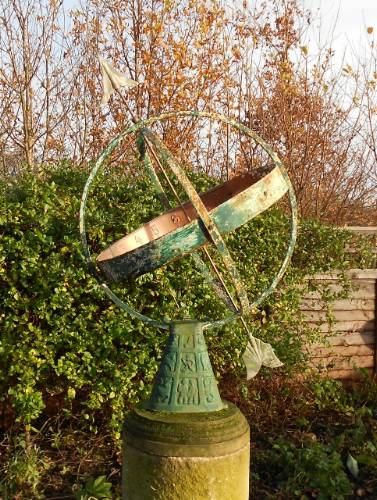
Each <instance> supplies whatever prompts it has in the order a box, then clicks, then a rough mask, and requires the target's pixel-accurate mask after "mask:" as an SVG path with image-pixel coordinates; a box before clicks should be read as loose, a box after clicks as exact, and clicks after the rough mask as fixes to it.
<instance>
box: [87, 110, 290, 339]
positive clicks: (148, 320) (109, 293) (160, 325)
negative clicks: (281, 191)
mask: <svg viewBox="0 0 377 500" xmlns="http://www.w3.org/2000/svg"><path fill="white" fill-rule="evenodd" d="M183 116H194V117H198V118H209V119H213V120H218V121H221V122H223V123H225V124H228V125H230V126H232V127H234V128H236V129H238V130H239V131H240V132H242V133H243V134H245V135H246V136H248V137H250V138H252V139H253V140H254V141H255V142H256V143H257V144H259V145H260V146H261V147H262V148H263V149H264V150H265V151H266V153H267V154H268V156H269V157H270V158H271V160H272V161H273V162H274V164H275V165H276V166H277V167H278V168H279V170H280V171H281V173H282V175H283V177H284V179H285V182H286V183H287V187H288V193H289V199H290V205H291V235H290V242H289V246H288V250H287V253H286V255H285V258H284V260H283V263H282V265H281V267H280V269H279V271H278V273H277V274H276V276H275V278H274V279H273V281H272V282H271V284H270V286H269V287H267V288H265V289H264V291H263V292H262V293H261V295H260V296H259V297H258V298H257V299H256V300H255V301H254V302H252V304H251V305H250V308H254V307H256V306H258V305H259V304H261V302H262V301H263V300H264V299H265V298H266V297H267V296H268V295H270V294H271V293H272V292H273V291H274V290H275V288H276V286H277V284H278V283H279V281H280V280H281V278H282V277H283V275H284V273H285V271H286V269H287V267H288V264H289V261H290V258H291V256H292V253H293V249H294V246H295V243H296V238H297V202H296V196H295V193H294V190H293V186H292V183H291V181H290V179H289V176H288V173H287V171H286V169H285V167H284V166H283V164H282V162H281V160H280V159H279V157H278V156H277V154H276V153H275V152H274V151H273V150H272V149H271V147H270V146H269V145H268V144H267V143H266V142H265V141H264V140H263V139H262V138H261V137H259V136H258V134H256V133H255V132H253V131H252V130H250V129H249V128H248V127H246V126H245V125H243V124H241V123H238V122H236V121H235V120H233V119H231V118H228V117H226V116H223V115H220V114H218V113H210V112H206V111H177V112H171V113H164V114H162V115H160V116H157V117H152V118H148V119H146V120H141V121H139V122H137V123H136V124H134V125H132V126H130V127H128V128H127V129H125V130H124V131H123V132H121V133H120V134H119V135H118V136H117V137H115V139H113V140H112V141H111V142H110V144H109V145H108V146H107V147H106V148H105V149H104V151H103V152H102V153H101V155H100V156H99V158H98V159H97V161H96V163H95V165H94V166H93V168H92V170H91V171H90V174H89V176H88V179H87V181H86V184H85V187H84V190H83V193H82V197H81V206H80V236H81V243H82V247H83V252H84V255H85V259H86V263H87V265H88V267H89V269H90V270H91V272H92V273H93V275H94V277H95V278H96V279H97V281H98V282H99V284H100V286H101V287H102V289H103V290H104V292H105V293H106V294H107V296H108V297H109V298H110V299H111V300H112V301H113V302H114V303H115V304H116V305H118V306H119V307H120V308H121V309H123V310H124V311H126V312H128V313H129V314H130V315H131V316H133V317H134V318H136V319H139V320H141V321H143V322H144V323H146V324H148V325H150V326H155V327H157V328H163V329H165V330H166V329H169V327H170V322H166V321H157V320H154V319H152V318H150V317H148V316H145V315H143V314H141V313H139V312H138V311H136V310H135V309H133V308H132V307H131V306H129V305H128V304H127V303H126V302H124V301H123V300H121V299H120V298H119V297H118V296H117V295H116V294H115V293H114V292H112V290H111V289H110V288H109V287H108V285H107V284H106V283H105V282H103V280H102V279H101V276H100V275H99V273H98V272H97V271H96V267H95V263H94V262H93V260H92V257H91V254H90V250H89V246H88V241H87V237H86V225H85V212H86V204H87V200H88V195H89V189H90V186H91V185H92V183H93V181H94V179H95V177H96V175H97V173H98V171H99V169H100V168H101V167H102V165H103V164H104V162H105V161H106V160H107V158H108V157H109V156H110V154H111V153H112V151H113V150H114V149H115V148H116V147H117V146H118V145H119V143H120V142H121V141H122V140H123V139H124V137H126V136H127V135H129V134H132V133H134V132H137V131H138V130H140V129H142V128H145V127H147V126H149V125H152V124H153V123H156V122H158V121H163V120H167V119H169V118H174V117H183ZM239 316H240V314H232V315H230V316H227V317H226V318H224V319H221V320H214V321H209V322H206V323H205V324H204V328H206V329H209V328H216V327H221V326H223V325H225V324H227V323H230V322H232V321H234V320H236V319H237V318H239Z"/></svg>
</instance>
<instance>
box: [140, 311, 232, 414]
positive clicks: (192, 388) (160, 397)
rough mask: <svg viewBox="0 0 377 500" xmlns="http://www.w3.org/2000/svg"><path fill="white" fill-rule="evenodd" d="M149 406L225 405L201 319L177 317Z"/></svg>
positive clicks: (204, 408) (184, 409) (195, 408)
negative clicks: (213, 368) (218, 386)
mask: <svg viewBox="0 0 377 500" xmlns="http://www.w3.org/2000/svg"><path fill="white" fill-rule="evenodd" d="M143 406H144V408H145V409H147V410H154V411H164V412H166V411H168V412H181V413H197V412H208V411H219V410H222V409H223V408H224V404H223V403H222V401H221V398H220V394H219V390H218V388H217V382H216V379H215V376H214V374H213V370H212V366H211V361H210V359H209V356H208V352H207V346H206V343H205V340H204V335H203V324H202V323H200V322H199V321H192V320H186V321H175V322H173V323H172V324H171V329H170V335H169V339H168V343H167V346H166V348H165V351H164V354H163V356H162V360H161V364H160V368H159V370H158V373H157V376H156V379H155V382H154V386H153V390H152V394H151V397H150V399H149V400H148V401H146V403H145V404H144V405H143Z"/></svg>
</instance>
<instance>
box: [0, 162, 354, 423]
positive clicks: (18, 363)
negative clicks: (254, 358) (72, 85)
mask: <svg viewBox="0 0 377 500" xmlns="http://www.w3.org/2000/svg"><path fill="white" fill-rule="evenodd" d="M86 176H87V172H86V171H84V170H80V169H78V168H75V167H73V166H71V165H68V164H62V165H59V166H56V167H54V168H51V167H50V168H48V169H46V170H45V171H44V172H43V175H42V174H40V175H38V176H35V175H31V174H25V175H24V176H23V177H21V178H18V179H16V180H14V181H12V182H11V181H7V182H5V181H2V183H1V185H0V189H1V194H2V196H1V201H0V204H1V207H0V235H1V239H0V304H1V309H0V329H1V337H0V339H1V340H0V363H1V365H2V367H3V369H2V370H1V371H0V388H1V394H2V395H3V398H8V399H10V401H11V404H12V405H13V407H14V409H15V412H16V415H17V418H18V420H19V421H20V422H22V423H23V424H26V425H30V424H31V422H32V421H33V420H34V419H36V418H37V417H39V416H40V415H41V413H42V412H43V409H44V406H45V403H46V402H47V401H48V400H49V398H52V397H57V396H59V397H60V399H61V400H62V401H63V410H64V411H65V412H66V414H69V413H70V412H71V411H72V408H75V411H77V409H78V410H79V413H81V415H82V417H83V418H85V419H87V420H89V419H92V416H93V414H95V411H93V410H103V409H107V410H108V411H107V413H106V414H107V415H109V423H110V425H111V427H112V428H113V430H114V432H116V433H117V432H118V430H119V423H120V422H121V420H122V417H123V414H124V410H125V409H126V408H127V407H129V406H130V405H131V404H133V403H134V402H135V401H137V400H138V399H139V398H141V397H144V396H145V395H146V394H147V392H148V390H149V389H150V384H151V381H152V380H153V376H154V374H155V371H156V369H157V364H158V359H159V356H160V354H161V351H162V348H163V345H164V342H165V339H166V333H165V332H162V331H159V330H156V329H151V328H147V327H146V326H145V325H143V324H142V323H140V322H138V321H135V320H133V319H131V318H130V317H128V316H127V315H126V314H124V313H123V312H121V311H120V310H118V309H117V308H116V307H115V306H114V305H113V304H112V303H111V302H110V301H109V299H108V298H107V297H106V296H104V294H103V293H102V292H101V290H100V289H99V287H98V286H97V285H96V282H95V281H94V280H93V279H92V278H91V276H90V275H89V273H88V272H87V270H86V268H85V265H84V262H83V259H82V252H81V247H80V242H79V234H78V211H79V205H80V196H81V192H82V189H83V186H84V183H85V179H86ZM193 178H194V180H195V181H196V183H197V185H198V189H200V190H202V189H205V188H207V187H208V186H210V185H212V184H213V181H212V180H210V179H206V178H204V177H203V176H198V175H195V176H193ZM88 208H89V210H88V217H89V222H90V230H89V240H90V242H91V245H92V248H93V249H94V252H96V251H99V250H100V249H102V248H105V247H106V246H108V245H109V244H110V243H111V242H112V241H114V240H115V239H117V238H119V237H120V236H122V235H124V234H125V233H126V232H128V231H130V230H132V229H135V228H136V227H137V226H138V225H140V224H141V223H142V222H145V221H146V220H149V219H150V218H151V217H153V216H155V215H156V214H157V213H159V212H160V210H161V209H160V207H159V205H158V201H157V200H156V198H155V197H154V195H153V192H152V189H151V188H150V186H149V184H148V181H147V180H145V179H143V178H142V177H140V178H132V179H131V178H130V177H127V176H125V175H123V174H122V173H121V171H120V170H119V169H117V170H114V171H111V172H105V173H104V174H103V175H102V177H101V178H100V179H99V181H98V183H97V187H96V189H95V193H94V196H93V198H92V201H91V202H90V203H89V207H88ZM288 226H289V224H288V222H287V219H286V217H285V215H284V214H283V212H282V211H280V210H278V209H274V210H270V211H268V212H267V213H266V214H264V215H263V216H259V217H258V218H256V219H255V220H254V221H252V222H251V223H249V224H248V225H246V226H244V227H243V228H241V229H240V230H239V231H238V232H237V233H236V234H234V235H231V236H230V237H229V238H228V244H229V247H230V248H231V250H232V252H233V253H234V255H235V258H236V259H237V261H238V265H239V268H240V270H241V273H242V275H243V277H244V279H245V282H246V284H247V288H248V291H249V293H250V296H251V297H253V296H255V295H256V294H258V292H260V290H262V289H263V288H264V287H265V286H266V285H267V284H268V283H269V282H270V280H271V278H272V276H273V275H274V273H275V272H276V271H277V269H278V268H279V265H280V263H281V259H282V257H283V255H284V253H285V251H286V247H287V236H288V229H289V227H288ZM114 228H115V229H114ZM350 237H351V236H350V235H349V234H348V233H346V232H344V231H339V230H334V229H332V228H329V227H326V226H323V225H321V224H319V223H315V222H310V221H304V222H303V223H302V226H301V231H300V237H299V242H298V247H297V248H298V249H297V251H296V252H295V255H294V259H293V265H292V266H291V268H290V271H289V272H288V273H287V275H286V277H285V279H284V286H283V285H282V286H281V287H280V288H279V291H278V292H277V293H276V294H275V295H273V296H272V297H271V298H270V299H269V301H268V302H267V303H266V304H264V305H263V307H261V308H260V309H259V311H258V313H257V314H256V315H255V317H254V320H253V324H252V327H253V328H254V329H255V330H256V334H257V335H259V336H261V337H262V338H264V339H267V340H268V341H270V342H271V343H272V344H273V345H274V347H275V349H276V352H277V354H278V356H279V357H280V358H281V359H282V361H283V362H284V363H285V369H292V367H294V366H297V364H298V363H300V362H302V361H303V355H302V353H301V349H300V346H301V343H302V340H303V338H305V336H306V335H307V331H306V327H305V324H303V323H302V322H301V320H300V317H299V315H298V314H297V310H298V309H297V308H298V304H299V296H300V292H299V290H298V287H297V285H298V284H300V283H301V282H302V281H303V278H304V276H305V275H306V274H307V273H313V272H317V271H326V270H329V269H336V268H340V269H345V268H346V267H347V266H349V265H350V262H349V260H348V256H347V254H346V253H345V251H344V248H345V244H346V243H347V242H348V241H349V240H350ZM118 291H119V293H120V294H122V295H123V296H124V297H125V299H126V300H127V301H128V302H129V303H130V304H131V305H133V306H134V307H135V308H137V309H138V310H140V311H141V312H143V313H144V314H147V315H151V316H153V317H155V318H161V317H167V318H174V317H176V316H177V310H178V309H179V310H180V313H179V314H180V316H181V317H195V318H198V319H200V318H207V317H219V316H220V317H221V316H222V315H223V314H224V309H223V307H222V305H221V304H220V303H219V302H218V301H217V300H216V298H215V296H214V294H213V292H212V291H211V290H210V289H209V288H208V286H207V285H206V284H205V283H203V280H202V277H201V276H200V275H199V274H198V272H197V271H196V270H195V268H194V267H193V265H192V261H191V258H190V257H186V258H184V259H182V260H181V261H179V262H176V263H172V264H170V265H168V266H166V267H165V268H163V269H159V270H157V271H156V272H154V273H149V274H147V275H145V276H143V277H141V278H139V279H137V280H136V281H134V282H132V283H129V284H128V285H127V286H126V287H125V288H124V289H120V288H119V290H118ZM207 338H208V344H209V347H210V352H211V357H212V360H213V364H214V367H215V370H216V372H217V374H218V375H219V376H221V375H222V374H224V373H225V372H227V371H229V370H238V372H239V373H240V374H241V373H242V371H243V367H242V363H241V361H240V355H241V353H242V350H243V348H244V346H245V342H246V339H245V335H244V334H243V331H242V328H241V327H240V325H238V324H234V325H231V326H229V327H227V328H224V329H222V330H221V331H218V332H213V333H209V334H208V337H207Z"/></svg>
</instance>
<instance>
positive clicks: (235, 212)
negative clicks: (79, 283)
mask: <svg viewBox="0 0 377 500" xmlns="http://www.w3.org/2000/svg"><path fill="white" fill-rule="evenodd" d="M184 117H197V118H207V119H209V120H213V121H217V122H222V123H223V124H226V125H227V126H229V127H231V128H233V129H235V130H238V131H239V133H241V134H243V135H244V136H246V137H248V138H249V139H250V140H252V141H254V142H255V143H257V144H259V145H260V146H261V147H262V148H263V149H264V151H265V152H266V153H267V155H268V156H269V158H270V159H271V160H272V164H273V166H272V167H271V168H270V169H269V171H268V172H267V173H265V172H264V174H263V175H262V176H259V177H258V176H257V175H256V174H254V173H247V174H243V175H240V176H237V177H234V178H232V179H231V180H229V181H227V182H225V183H224V184H222V185H219V186H217V187H215V188H214V189H211V190H209V191H207V192H206V193H204V194H200V195H199V194H198V193H197V192H196V190H195V187H194V186H193V185H192V183H191V182H190V180H189V179H188V177H187V176H186V174H185V172H184V170H183V169H182V167H181V166H180V165H179V163H178V161H177V160H176V159H175V158H174V157H173V155H172V154H171V152H170V151H169V150H168V148H167V147H166V146H165V145H164V144H163V142H162V141H161V139H160V138H159V137H158V135H157V134H155V133H154V132H152V130H151V129H150V128H149V127H150V126H151V125H153V124H155V123H157V122H163V121H165V120H169V119H173V118H174V119H179V118H184ZM130 134H136V135H137V144H138V148H139V151H140V154H141V158H142V160H143V163H144V166H145V168H146V171H147V173H148V174H149V176H150V177H151V179H152V181H153V185H154V188H155V189H156V191H157V194H158V195H159V198H160V200H161V201H162V202H163V204H164V207H165V209H166V211H165V212H164V213H163V214H161V215H160V216H158V217H156V218H155V219H153V220H151V221H150V222H148V223H146V224H144V225H143V226H142V227H140V228H138V229H136V230H135V231H133V232H131V233H130V234H128V235H126V236H124V237H123V238H121V239H120V240H118V241H116V242H115V243H113V244H112V245H111V246H110V247H108V248H107V249H106V250H104V251H103V252H101V253H100V255H98V257H97V259H96V263H97V266H98V268H99V270H100V273H98V271H96V270H95V269H96V265H95V263H94V262H93V259H92V257H91V253H90V250H89V247H88V243H87V236H86V227H85V211H86V203H87V199H88V195H89V192H90V188H91V186H92V184H93V181H94V180H95V177H96V175H97V174H98V172H99V171H100V169H101V167H103V165H104V164H105V163H106V160H107V158H108V157H109V156H110V154H111V153H112V152H113V151H114V149H115V148H116V147H117V146H118V145H119V144H120V143H121V142H122V141H123V139H124V138H125V137H126V136H129V135H130ZM149 152H152V153H153V156H154V158H155V160H157V162H158V165H159V167H160V168H161V170H162V172H163V173H164V174H165V175H166V170H167V169H169V170H170V172H171V173H173V174H174V175H175V176H176V178H177V180H178V181H179V182H180V184H181V186H182V188H183V189H184V191H185V192H186V194H187V196H188V198H189V201H188V202H186V203H183V204H182V203H180V201H179V202H177V206H175V207H171V206H170V205H169V201H168V199H167V197H166V195H165V193H164V190H163V188H162V185H161V183H160V181H159V179H158V176H157V172H156V170H155V168H154V166H153V163H152V161H151V158H150V156H149ZM170 187H171V188H172V189H173V190H174V187H173V186H172V184H171V183H170ZM287 193H288V195H289V199H290V205H291V230H290V241H289V245H288V248H287V253H286V255H285V258H284V259H283V262H282V264H281V267H280V269H279V271H278V272H277V273H276V275H275V277H274V278H273V280H272V282H271V283H270V285H269V286H268V287H267V288H266V289H265V290H264V291H263V292H262V293H261V294H260V296H259V297H257V298H255V300H254V301H253V302H249V300H248V297H247V294H246V291H245V287H244V285H243V283H242V281H241V279H240V276H239V272H238V270H237V267H236V265H235V263H234V261H233V259H232V257H231V255H230V252H229V250H228V249H227V247H226V244H225V242H224V238H223V237H224V235H226V234H227V233H229V232H231V231H233V230H235V229H237V228H238V227H240V226H242V225H243V224H245V223H246V222H248V221H249V220H251V219H252V218H254V217H256V216H257V215H258V214H260V213H262V212H263V211H265V210H267V209H268V208H269V207H271V206H272V205H273V204H275V203H276V202H277V201H278V200H279V199H280V198H282V197H283V196H284V195H285V194H287ZM175 195H176V196H177V197H178V195H177V194H176V192H175ZM80 233H81V239H82V245H83V249H84V254H85V258H86V261H87V264H88V265H89V267H90V268H91V269H92V271H94V274H95V276H96V277H97V279H98V280H99V282H100V285H101V287H102V288H103V289H104V291H105V293H106V294H107V295H108V296H109V297H110V298H111V299H112V300H113V301H114V302H115V303H116V304H117V305H118V306H119V307H120V308H121V309H123V310H125V311H126V312H128V313H129V314H130V315H131V316H133V317H135V318H138V319H140V320H141V321H143V322H145V323H147V324H149V325H152V326H155V327H159V328H163V329H168V328H169V325H170V323H169V322H166V321H159V320H156V319H152V318H150V317H148V316H145V315H143V314H141V313H140V312H138V311H136V310H135V309H134V308H132V307H131V306H130V305H128V304H127V303H126V302H124V301H123V300H121V299H120V298H119V297H118V296H117V295H116V294H115V293H113V292H112V291H111V289H110V288H109V286H108V284H107V283H106V282H105V280H104V278H103V277H105V278H106V280H107V281H108V282H119V281H123V280H127V279H128V278H131V277H136V276H141V275H143V274H144V273H147V272H150V271H152V270H154V269H157V268H159V267H161V266H163V265H164V264H166V263H168V262H170V261H172V260H175V259H177V258H179V257H181V256H183V255H186V254H189V253H192V254H193V257H194V262H195V265H196V266H197V268H198V269H199V271H201V272H202V273H203V275H204V277H205V279H207V281H209V282H210V283H211V285H212V286H213V287H214V289H215V290H216V292H217V293H218V295H219V297H220V298H221V299H222V300H223V301H224V302H225V303H226V304H227V305H228V307H229V309H230V311H231V314H230V315H229V316H227V317H225V318H221V319H220V318H219V319H215V320H213V321H208V322H207V323H206V324H205V325H204V329H206V328H212V327H219V326H222V325H224V324H226V323H229V322H231V321H234V320H236V319H237V318H239V317H240V316H242V315H244V314H247V313H248V312H249V311H250V310H251V309H252V308H254V307H256V306H257V305H259V304H260V303H261V302H262V301H263V300H264V299H265V298H266V297H267V296H268V295H269V294H270V293H271V292H272V291H273V290H274V289H275V288H276V286H277V284H278V282H279V281H280V279H281V278H282V276H283V274H284V272H285V270H286V268H287V266H288V263H289V260H290V257H291V255H292V252H293V248H294V245H295V241H296V234H297V206H296V198H295V194H294V190H293V187H292V184H291V182H290V180H289V177H288V174H287V172H286V169H285V168H284V166H283V164H282V162H281V161H280V159H279V158H278V156H277V155H276V153H275V152H274V151H272V149H271V147H270V146H269V145H268V144H267V143H266V142H265V141H264V140H263V139H262V138H261V137H259V136H258V135H257V134H256V133H255V132H253V131H252V130H250V129H249V128H248V127H246V126H245V125H243V124H241V123H238V122H236V121H234V120H233V119H231V118H228V117H225V116H223V115H220V114H216V113H209V112H204V111H178V112H172V113H166V114H162V115H160V116H157V117H153V118H148V119H146V120H141V121H138V122H137V123H135V124H132V125H130V126H129V127H128V128H127V129H126V130H124V131H123V132H121V133H120V134H119V135H118V136H117V137H116V138H115V139H114V140H112V141H111V143H110V144H109V145H108V146H107V147H106V149H105V150H104V151H103V153H102V154H101V155H100V157H99V158H98V160H97V162H96V163H95V165H94V167H93V169H92V170H91V172H90V175H89V177H88V179H87V182H86V185H85V188H84V191H83V195H82V202H81V209H80ZM207 245H212V246H213V247H214V248H215V249H216V251H217V252H218V254H219V255H220V256H221V258H222V260H223V264H224V266H225V268H226V270H227V271H228V273H229V276H230V277H231V279H232V282H233V285H234V289H235V291H236V294H237V297H238V304H239V305H238V306H237V305H236V301H235V300H234V298H233V297H231V296H230V294H229V290H228V289H227V287H226V285H225V283H224V281H223V280H222V278H221V276H220V274H219V273H218V271H217V269H216V266H215V264H214V262H213V261H212V259H211V258H210V256H209V254H208V252H207V251H206V246H207ZM201 247H204V250H205V253H206V255H207V256H208V258H209V259H210V267H212V270H214V271H215V277H212V276H213V273H211V272H210V271H209V270H208V268H207V265H206V264H205V263H204V262H203V260H202V259H201V257H200V256H199V255H198V254H197V253H195V252H196V251H197V250H198V249H199V248H201Z"/></svg>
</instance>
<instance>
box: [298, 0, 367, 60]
mask: <svg viewBox="0 0 377 500" xmlns="http://www.w3.org/2000/svg"><path fill="white" fill-rule="evenodd" d="M300 2H301V4H302V5H303V6H304V7H308V8H309V9H310V10H312V11H313V12H314V13H315V14H316V13H318V19H317V20H316V21H315V22H314V31H316V35H315V36H314V35H311V43H310V45H309V48H310V51H315V50H316V47H317V46H318V42H319V40H318V29H317V30H316V27H317V26H318V25H319V24H321V29H320V35H321V38H322V40H321V41H320V42H323V43H324V42H326V40H331V39H332V43H331V45H332V48H333V49H334V50H335V53H336V55H338V56H339V57H340V56H341V55H342V54H343V52H344V50H345V49H346V50H347V51H348V52H352V51H354V52H355V53H356V54H360V53H361V52H362V51H363V46H365V44H366V38H367V37H368V35H367V33H366V28H367V27H372V28H374V33H375V35H376V36H377V0H300ZM319 19H320V20H321V21H319ZM316 38H317V40H316Z"/></svg>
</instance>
